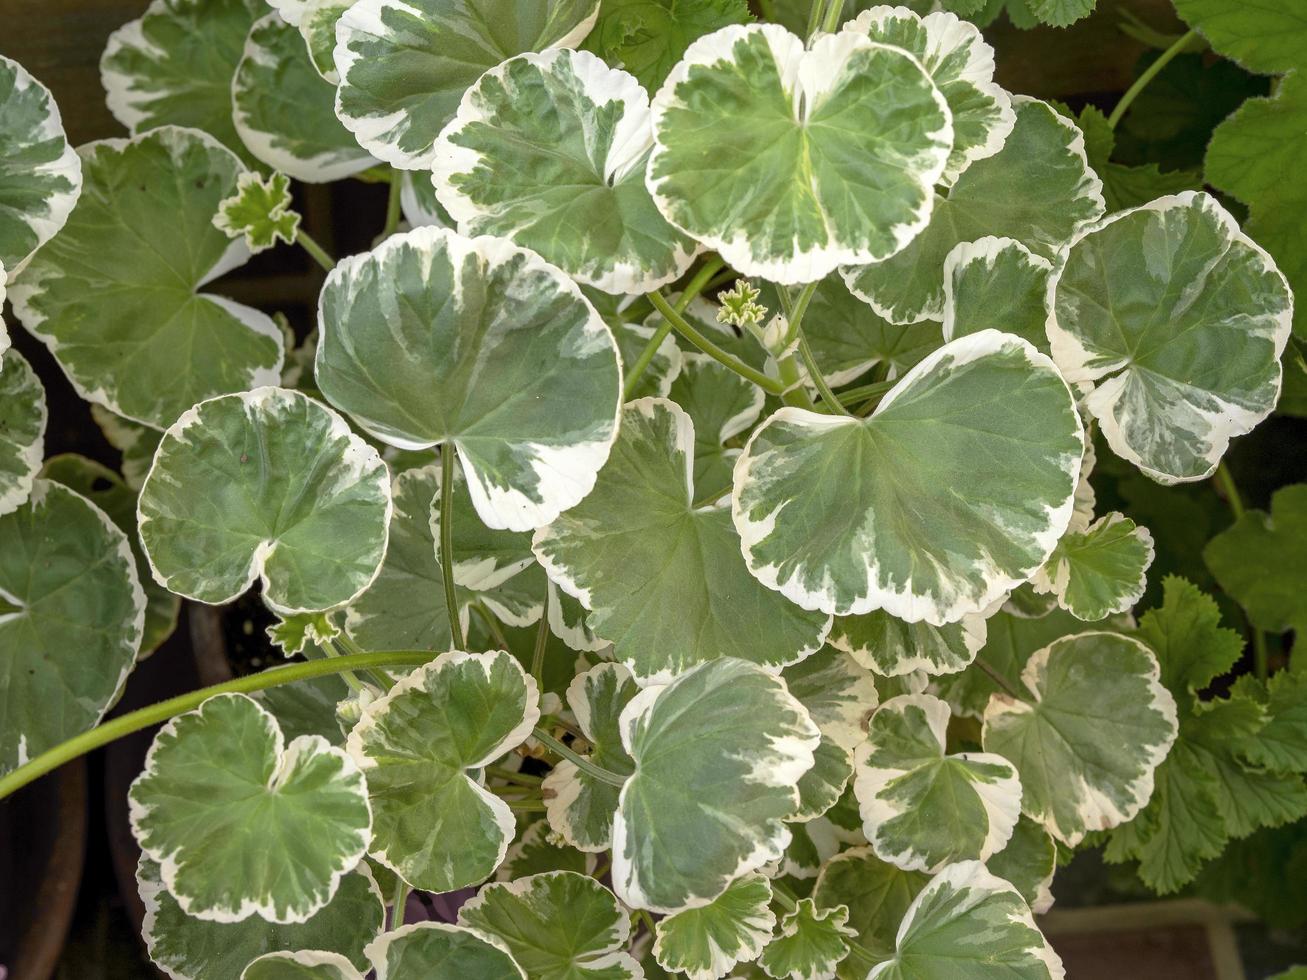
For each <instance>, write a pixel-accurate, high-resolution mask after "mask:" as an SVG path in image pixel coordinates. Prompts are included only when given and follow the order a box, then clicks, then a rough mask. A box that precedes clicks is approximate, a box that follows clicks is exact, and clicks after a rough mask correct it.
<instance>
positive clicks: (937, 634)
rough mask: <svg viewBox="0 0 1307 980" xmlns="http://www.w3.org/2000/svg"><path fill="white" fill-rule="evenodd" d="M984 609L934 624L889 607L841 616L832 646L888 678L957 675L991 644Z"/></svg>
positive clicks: (837, 618) (836, 619)
mask: <svg viewBox="0 0 1307 980" xmlns="http://www.w3.org/2000/svg"><path fill="white" fill-rule="evenodd" d="M985 636H986V627H985V616H984V615H983V613H968V614H967V615H965V616H963V617H962V618H961V619H959V620H958V621H957V622H954V623H945V624H944V625H943V626H932V625H930V623H927V622H924V621H922V622H917V623H909V622H906V621H905V620H902V619H899V618H898V617H897V616H891V615H890V614H889V613H887V612H885V610H883V609H878V610H876V611H874V612H869V613H863V614H862V615H860V616H837V617H835V623H834V625H833V626H831V631H830V645H831V646H833V647H834V648H835V649H836V650H842V651H844V652H845V653H847V654H849V655H850V656H851V657H853V659H854V660H856V661H857V662H858V663H860V664H862V666H864V667H866V668H867V669H868V670H873V671H875V672H876V673H877V674H880V675H881V676H883V677H902V676H903V675H905V674H911V673H913V672H915V671H918V670H924V671H925V672H926V673H928V674H952V673H956V672H957V671H959V670H963V669H965V668H966V667H967V666H968V665H969V664H970V663H971V662H972V661H973V660H975V659H976V652H977V651H978V650H979V649H980V648H981V647H983V646H984V645H985Z"/></svg>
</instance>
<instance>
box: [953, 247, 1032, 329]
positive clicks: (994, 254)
mask: <svg viewBox="0 0 1307 980" xmlns="http://www.w3.org/2000/svg"><path fill="white" fill-rule="evenodd" d="M1052 271H1053V263H1052V262H1050V261H1049V260H1048V259H1046V258H1044V257H1043V256H1042V255H1036V254H1035V253H1034V252H1032V251H1030V249H1028V248H1026V246H1024V245H1022V244H1021V243H1020V242H1019V241H1017V240H1016V239H1014V238H994V237H993V236H988V237H985V238H981V239H980V240H979V241H974V242H963V243H961V244H960V245H957V246H955V247H954V248H953V250H952V251H950V252H949V253H948V257H947V258H945V259H944V337H945V338H946V339H948V340H952V339H953V338H954V337H964V336H966V335H967V334H970V333H976V332H978V331H980V330H989V329H991V328H992V329H995V330H1003V331H1005V332H1007V333H1014V334H1016V335H1017V336H1018V337H1020V338H1022V339H1023V340H1027V341H1029V342H1030V343H1031V344H1033V345H1034V346H1035V347H1037V348H1039V349H1040V350H1042V351H1045V352H1047V350H1048V336H1047V335H1046V334H1045V333H1044V321H1045V320H1046V319H1047V317H1048V311H1047V310H1046V309H1045V308H1044V297H1045V295H1046V294H1047V291H1048V277H1049V275H1050V274H1051V273H1052Z"/></svg>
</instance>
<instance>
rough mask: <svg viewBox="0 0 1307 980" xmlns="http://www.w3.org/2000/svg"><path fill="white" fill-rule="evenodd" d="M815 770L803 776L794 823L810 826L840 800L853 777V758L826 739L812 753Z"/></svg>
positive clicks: (792, 818)
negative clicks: (810, 823) (808, 822)
mask: <svg viewBox="0 0 1307 980" xmlns="http://www.w3.org/2000/svg"><path fill="white" fill-rule="evenodd" d="M812 757H813V763H812V768H811V769H809V770H808V771H807V772H805V773H804V774H803V775H802V776H800V777H799V782H798V789H799V805H798V807H797V808H796V809H795V811H794V813H793V814H792V815H791V818H790V819H791V821H792V822H795V823H806V822H807V821H809V820H813V819H815V818H817V817H820V816H821V815H822V814H824V813H825V812H826V811H827V810H829V809H830V808H831V807H833V806H835V804H836V803H838V802H839V801H840V797H841V796H842V795H843V794H844V790H845V788H846V787H847V786H848V785H849V780H850V779H851V778H852V777H853V755H852V753H851V752H849V751H848V750H847V749H845V748H843V747H842V746H840V745H838V744H837V743H835V742H833V741H832V740H831V739H829V738H827V737H825V736H823V737H822V740H821V742H820V743H819V744H818V745H817V748H816V749H815V750H813V753H812Z"/></svg>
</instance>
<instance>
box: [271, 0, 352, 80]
mask: <svg viewBox="0 0 1307 980" xmlns="http://www.w3.org/2000/svg"><path fill="white" fill-rule="evenodd" d="M354 3H355V0H268V4H269V6H271V7H272V9H273V10H275V11H277V13H279V14H281V19H282V20H284V21H285V22H286V23H287V24H290V25H291V26H292V27H296V28H299V32H300V35H301V36H302V37H303V38H304V46H305V47H306V48H307V49H308V52H309V60H310V61H312V62H313V67H314V68H315V69H316V70H317V72H318V74H319V75H321V76H322V77H323V79H325V80H326V81H328V82H330V83H331V84H332V85H337V84H339V83H340V76H339V74H337V72H336V60H335V49H336V22H337V21H339V20H340V18H341V17H342V16H343V15H344V13H345V11H346V10H348V9H349V8H350V7H352V6H354Z"/></svg>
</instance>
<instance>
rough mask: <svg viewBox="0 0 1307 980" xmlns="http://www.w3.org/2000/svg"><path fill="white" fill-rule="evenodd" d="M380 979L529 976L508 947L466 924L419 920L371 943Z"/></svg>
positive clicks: (518, 979)
mask: <svg viewBox="0 0 1307 980" xmlns="http://www.w3.org/2000/svg"><path fill="white" fill-rule="evenodd" d="M366 952H367V955H368V959H369V960H370V961H371V962H372V965H373V966H374V967H375V968H376V977H377V980H418V978H424V977H431V978H435V977H467V978H468V980H527V975H526V974H525V973H524V972H523V971H522V968H521V967H519V966H518V965H517V964H516V963H514V962H513V958H512V957H511V956H510V955H509V954H508V951H507V950H505V949H503V948H501V946H500V945H499V944H498V943H496V942H492V941H491V940H490V939H489V938H488V937H486V936H483V935H480V934H478V933H476V932H474V931H473V930H471V929H464V928H463V927H462V926H455V925H448V924H447V923H444V922H415V923H414V924H412V925H408V926H400V927H399V928H398V929H393V930H391V931H390V932H387V933H383V934H382V935H380V936H378V937H377V938H376V939H375V940H373V941H372V942H371V943H369V944H368V948H367V950H366Z"/></svg>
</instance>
